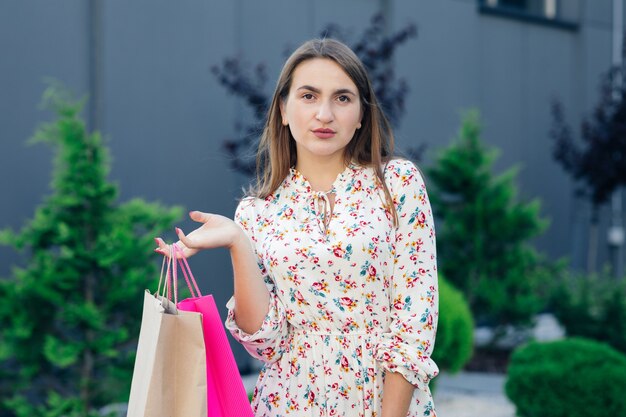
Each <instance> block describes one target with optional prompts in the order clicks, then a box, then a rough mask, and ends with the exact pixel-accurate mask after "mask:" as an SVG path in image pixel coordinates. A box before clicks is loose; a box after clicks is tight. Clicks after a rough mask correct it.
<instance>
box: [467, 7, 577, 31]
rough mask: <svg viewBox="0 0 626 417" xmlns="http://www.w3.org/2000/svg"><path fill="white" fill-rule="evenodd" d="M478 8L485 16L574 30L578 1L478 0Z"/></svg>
mask: <svg viewBox="0 0 626 417" xmlns="http://www.w3.org/2000/svg"><path fill="white" fill-rule="evenodd" d="M478 7H479V10H480V12H481V13H485V14H492V15H498V16H503V17H509V18H514V19H520V20H525V21H528V22H531V23H541V24H547V25H551V26H557V27H561V28H564V29H570V30H576V29H577V28H578V23H577V22H578V15H579V9H580V0H478Z"/></svg>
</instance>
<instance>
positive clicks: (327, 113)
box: [315, 101, 334, 123]
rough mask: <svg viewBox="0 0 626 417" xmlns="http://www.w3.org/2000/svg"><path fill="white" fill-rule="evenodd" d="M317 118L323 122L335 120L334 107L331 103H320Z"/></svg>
mask: <svg viewBox="0 0 626 417" xmlns="http://www.w3.org/2000/svg"><path fill="white" fill-rule="evenodd" d="M315 118H316V119H317V120H319V121H320V122H322V123H330V122H332V121H333V119H334V116H333V109H332V107H331V105H330V103H328V102H326V101H323V102H321V103H320V106H319V108H318V109H317V114H316V115H315Z"/></svg>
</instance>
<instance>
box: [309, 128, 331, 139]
mask: <svg viewBox="0 0 626 417" xmlns="http://www.w3.org/2000/svg"><path fill="white" fill-rule="evenodd" d="M335 133H336V132H335V131H334V130H332V129H326V128H320V129H315V130H313V134H314V135H315V136H317V137H318V138H320V139H328V138H332V137H333V136H335Z"/></svg>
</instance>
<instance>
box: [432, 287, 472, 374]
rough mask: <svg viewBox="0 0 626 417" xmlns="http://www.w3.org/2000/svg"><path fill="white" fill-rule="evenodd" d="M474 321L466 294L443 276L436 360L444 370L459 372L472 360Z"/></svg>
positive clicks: (440, 291)
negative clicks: (464, 296)
mask: <svg viewBox="0 0 626 417" xmlns="http://www.w3.org/2000/svg"><path fill="white" fill-rule="evenodd" d="M473 345H474V320H473V319H472V313H471V311H470V309H469V306H468V304H467V302H466V301H465V299H464V298H463V294H462V293H461V292H460V291H459V290H457V289H456V288H454V286H452V284H450V283H449V282H448V281H446V280H445V279H444V278H442V277H441V276H440V277H439V325H438V327H437V340H436V343H435V350H434V352H433V359H434V360H435V362H436V363H437V365H438V366H439V369H440V370H446V371H449V372H457V371H459V370H461V369H462V368H463V366H464V365H465V364H466V363H467V361H469V360H470V358H471V357H472V349H473Z"/></svg>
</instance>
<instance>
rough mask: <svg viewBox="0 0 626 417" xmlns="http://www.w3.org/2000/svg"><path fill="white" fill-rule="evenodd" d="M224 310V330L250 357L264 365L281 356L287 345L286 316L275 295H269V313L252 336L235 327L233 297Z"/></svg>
mask: <svg viewBox="0 0 626 417" xmlns="http://www.w3.org/2000/svg"><path fill="white" fill-rule="evenodd" d="M226 308H228V316H227V317H226V323H225V325H226V328H227V329H228V330H229V331H230V333H231V334H232V335H233V337H234V338H235V340H237V341H238V342H239V343H241V344H242V345H243V347H244V348H245V349H246V350H247V351H248V353H250V355H252V356H253V357H254V358H256V359H259V360H261V361H263V362H266V363H272V362H275V361H277V360H278V359H279V358H280V357H281V356H282V354H283V352H284V351H285V346H286V343H287V333H288V332H287V316H286V314H285V309H284V307H283V305H282V303H281V302H280V300H279V299H278V298H277V297H276V295H275V294H272V293H270V307H269V311H268V312H267V315H266V316H265V319H264V320H263V324H261V328H260V329H259V330H257V331H256V332H254V333H253V334H249V333H246V332H244V331H243V330H241V329H240V328H239V326H237V322H236V321H235V313H234V310H235V298H234V297H231V299H230V300H229V301H228V303H227V304H226Z"/></svg>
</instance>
